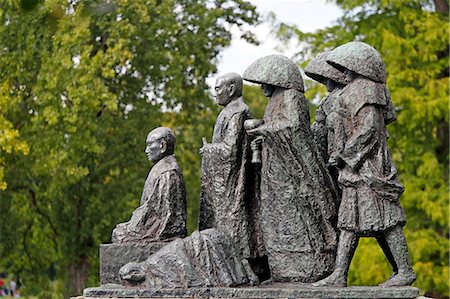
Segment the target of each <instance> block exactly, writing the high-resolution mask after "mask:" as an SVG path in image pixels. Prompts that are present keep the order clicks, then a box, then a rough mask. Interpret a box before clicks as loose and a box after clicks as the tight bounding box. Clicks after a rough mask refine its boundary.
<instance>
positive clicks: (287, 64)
mask: <svg viewBox="0 0 450 299" xmlns="http://www.w3.org/2000/svg"><path fill="white" fill-rule="evenodd" d="M242 78H243V79H244V80H247V81H250V82H253V83H259V84H263V83H265V84H270V85H275V86H278V87H283V88H288V89H297V90H299V91H301V92H304V91H305V88H304V85H303V79H302V74H301V73H300V69H299V68H298V66H297V65H296V64H295V63H294V62H293V61H292V60H290V59H289V58H287V57H286V56H283V55H269V56H264V57H261V58H259V59H258V60H256V61H255V62H253V63H252V64H251V65H250V66H249V67H248V68H247V69H246V70H245V72H244V75H243V76H242Z"/></svg>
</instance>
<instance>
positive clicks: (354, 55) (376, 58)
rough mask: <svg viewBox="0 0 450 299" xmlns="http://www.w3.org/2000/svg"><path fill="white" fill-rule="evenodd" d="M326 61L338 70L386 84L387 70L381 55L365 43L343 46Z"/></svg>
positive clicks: (332, 52) (352, 43)
mask: <svg viewBox="0 0 450 299" xmlns="http://www.w3.org/2000/svg"><path fill="white" fill-rule="evenodd" d="M326 61H327V62H328V63H330V64H332V65H333V66H334V67H336V68H338V69H339V68H340V69H342V68H346V69H349V70H351V71H354V72H355V73H357V74H360V75H362V76H364V77H366V78H369V79H370V80H373V81H375V82H380V83H386V68H385V66H384V62H383V60H382V59H381V56H380V53H378V51H377V50H375V48H374V47H372V46H370V45H368V44H366V43H363V42H349V43H346V44H343V45H341V46H339V47H337V48H336V49H334V50H333V51H331V53H330V54H329V55H328V57H327V59H326Z"/></svg>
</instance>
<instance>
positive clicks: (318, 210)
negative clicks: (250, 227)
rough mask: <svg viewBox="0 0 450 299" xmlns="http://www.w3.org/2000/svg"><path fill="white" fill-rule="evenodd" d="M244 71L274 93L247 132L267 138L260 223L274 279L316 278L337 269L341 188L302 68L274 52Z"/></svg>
mask: <svg viewBox="0 0 450 299" xmlns="http://www.w3.org/2000/svg"><path fill="white" fill-rule="evenodd" d="M243 77H244V79H245V80H248V81H250V82H254V83H259V84H262V88H263V90H264V95H265V96H267V97H269V98H270V100H269V103H268V105H267V107H266V110H265V113H264V119H263V124H262V125H260V126H259V127H257V128H255V129H251V130H248V131H247V132H248V133H249V134H250V135H252V136H261V137H262V138H263V141H262V169H261V227H262V232H263V239H264V244H265V249H266V251H267V256H268V260H269V267H270V271H271V275H272V279H273V281H302V282H311V281H317V280H318V279H320V278H322V277H325V276H326V275H328V274H329V273H330V272H331V271H332V269H333V264H334V252H335V246H336V232H335V230H334V228H333V226H332V221H333V219H334V217H335V215H336V209H335V200H336V189H335V186H334V184H333V181H332V178H331V177H330V175H329V173H328V171H327V169H326V166H325V163H324V161H323V158H322V157H321V155H320V154H319V152H318V150H317V147H316V145H315V143H314V138H313V135H312V132H311V129H310V120H309V110H308V104H307V102H306V100H305V97H304V95H303V90H304V87H303V80H302V78H301V74H300V70H299V69H298V67H297V66H296V65H295V64H294V63H293V62H292V61H291V60H289V59H288V58H287V57H285V56H282V55H270V56H265V57H262V58H260V59H258V60H257V61H255V62H254V63H253V64H252V65H250V66H249V67H248V68H247V70H246V71H245V73H244V76H243ZM256 140H259V139H256Z"/></svg>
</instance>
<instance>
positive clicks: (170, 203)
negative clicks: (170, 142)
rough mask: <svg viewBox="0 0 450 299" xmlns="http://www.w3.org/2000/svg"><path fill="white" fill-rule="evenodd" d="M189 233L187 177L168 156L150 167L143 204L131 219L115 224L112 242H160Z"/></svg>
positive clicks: (171, 157)
mask: <svg viewBox="0 0 450 299" xmlns="http://www.w3.org/2000/svg"><path fill="white" fill-rule="evenodd" d="M186 235H187V230H186V189H185V185H184V179H183V175H182V173H181V170H180V168H179V166H178V164H177V161H176V160H175V157H174V156H173V155H169V156H166V157H164V158H162V159H161V160H159V161H158V162H157V163H156V164H155V165H154V166H153V167H152V169H151V170H150V172H149V174H148V177H147V180H146V181H145V185H144V190H143V191H142V196H141V205H140V206H139V207H138V208H137V209H136V210H135V211H134V212H133V214H132V216H131V218H130V220H129V221H128V222H125V223H120V224H118V225H117V226H116V228H115V229H114V231H113V234H112V241H113V242H131V241H139V240H142V241H158V240H165V239H171V238H175V237H185V236H186Z"/></svg>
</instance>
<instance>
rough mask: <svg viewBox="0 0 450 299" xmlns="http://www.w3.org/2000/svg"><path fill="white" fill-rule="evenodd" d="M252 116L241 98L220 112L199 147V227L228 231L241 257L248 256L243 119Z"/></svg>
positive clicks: (249, 238) (245, 148)
mask: <svg viewBox="0 0 450 299" xmlns="http://www.w3.org/2000/svg"><path fill="white" fill-rule="evenodd" d="M249 118H251V115H250V111H249V109H248V106H247V105H246V104H245V103H244V102H243V100H242V98H238V99H236V100H233V101H232V102H230V103H229V104H228V105H227V106H225V108H224V109H223V110H222V111H221V112H220V114H219V116H218V118H217V121H216V124H215V126H214V134H213V139H212V143H210V144H206V145H204V146H203V148H202V184H201V194H200V217H199V218H200V222H199V229H200V230H202V229H206V228H217V229H219V230H221V231H222V232H224V233H227V234H228V235H230V236H231V238H232V239H233V240H234V242H235V243H236V245H237V247H238V248H239V249H240V253H241V254H242V255H243V257H245V258H248V257H250V256H251V255H253V254H252V253H251V251H253V250H252V249H251V236H250V227H249V211H248V200H247V199H246V198H247V197H248V196H249V193H248V192H250V190H248V189H249V188H248V187H249V186H248V184H247V182H248V179H249V177H248V176H249V173H248V169H249V165H248V164H249V162H250V161H248V156H249V147H248V141H247V136H246V133H245V130H244V121H245V120H246V119H249Z"/></svg>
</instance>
